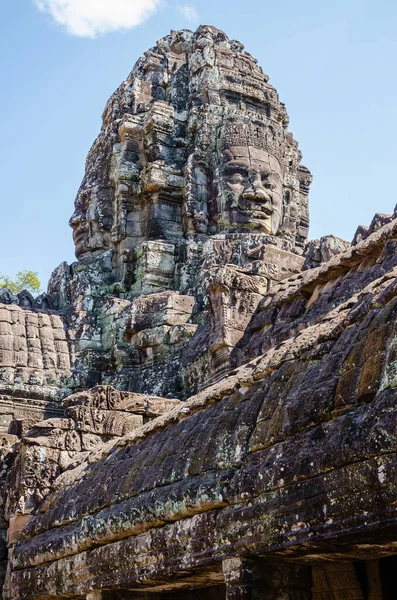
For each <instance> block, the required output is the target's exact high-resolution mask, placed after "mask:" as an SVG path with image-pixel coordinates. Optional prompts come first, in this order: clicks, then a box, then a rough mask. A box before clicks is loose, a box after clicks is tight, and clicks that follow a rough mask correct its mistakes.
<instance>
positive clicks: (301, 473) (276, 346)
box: [9, 221, 397, 599]
mask: <svg viewBox="0 0 397 600" xmlns="http://www.w3.org/2000/svg"><path fill="white" fill-rule="evenodd" d="M396 244H397V221H393V222H392V223H391V224H390V225H387V226H386V227H384V228H383V229H380V230H379V231H378V232H376V233H374V234H373V235H372V236H371V237H370V238H368V239H367V240H366V241H364V242H362V243H360V244H358V245H357V246H355V247H353V248H351V249H349V250H348V251H347V252H345V253H344V254H342V255H340V256H339V257H337V258H335V259H333V260H332V261H331V262H330V263H328V264H327V265H325V266H324V267H320V268H319V269H318V270H312V271H307V272H305V273H304V274H302V275H300V276H295V277H293V278H291V279H289V280H288V281H286V282H285V283H284V284H280V288H279V289H278V290H273V291H272V292H271V295H270V297H272V298H273V296H274V297H276V296H277V294H279V296H278V298H279V304H280V303H281V299H283V300H284V303H283V306H285V307H288V306H290V307H291V306H292V305H293V304H294V303H295V302H296V300H297V299H298V300H299V302H300V303H302V302H304V303H305V307H304V309H302V308H301V309H300V312H299V314H298V315H296V316H295V318H294V319H295V320H294V323H295V324H296V328H295V329H294V328H292V329H291V331H290V334H289V335H286V334H285V331H286V330H287V327H286V325H285V323H284V318H285V313H284V314H282V313H281V311H280V313H279V316H278V319H276V320H275V325H274V327H276V326H277V323H279V325H280V329H279V330H278V331H277V333H278V334H279V337H276V335H275V331H276V330H274V331H273V332H271V333H269V332H267V333H266V331H267V326H266V325H265V326H264V327H263V329H262V336H263V340H264V342H266V341H267V340H273V343H272V344H270V343H269V342H268V344H269V345H268V346H266V349H264V351H263V354H260V355H259V356H258V357H257V358H254V359H251V361H250V362H248V363H247V364H245V365H243V366H241V367H239V368H238V369H236V371H235V372H234V373H231V374H230V375H229V376H228V377H226V378H224V379H223V380H222V381H221V382H219V383H218V384H216V385H215V386H212V387H210V388H208V389H207V390H206V391H204V392H201V393H200V394H198V395H197V396H196V397H194V398H192V399H191V400H189V401H188V402H186V403H185V404H184V405H183V407H182V408H177V409H176V410H174V411H171V412H170V413H168V414H166V415H164V416H163V417H160V418H158V419H156V420H155V421H153V422H152V423H149V424H147V425H145V426H144V427H143V428H140V429H138V430H136V431H135V432H132V434H129V435H127V436H125V437H124V438H122V439H121V440H120V441H118V442H116V443H115V444H114V443H111V444H110V445H109V446H107V447H106V448H105V447H104V448H103V450H102V451H101V452H99V453H96V454H95V455H93V456H91V457H90V458H89V459H86V461H85V462H84V463H83V464H82V465H80V466H79V467H78V468H77V469H75V470H71V471H66V472H65V473H64V474H63V475H62V476H61V477H59V478H58V480H57V483H56V488H57V489H56V491H55V492H54V493H53V494H52V495H50V496H49V497H48V498H47V499H46V501H45V506H43V507H42V509H41V510H42V514H38V515H37V516H34V517H32V518H31V520H30V521H29V523H28V524H27V526H26V527H25V529H24V531H23V534H22V537H21V539H20V540H19V541H18V542H17V544H16V546H15V549H14V552H13V555H12V560H11V564H12V574H11V576H10V580H9V585H11V588H12V590H13V593H14V595H15V594H16V595H17V597H19V598H21V599H22V598H32V597H33V598H44V597H46V596H57V595H60V594H61V593H63V594H66V595H73V594H76V595H79V594H84V593H87V592H88V590H90V589H97V590H100V589H102V588H103V589H109V587H111V588H113V589H117V588H118V589H128V588H131V587H133V586H134V585H138V584H139V585H143V584H145V585H147V586H152V588H153V589H155V587H156V584H157V585H158V586H160V587H161V585H164V582H166V581H167V579H168V578H170V580H174V581H175V577H178V578H181V579H183V574H184V572H185V574H186V576H187V574H188V573H189V572H192V571H193V572H194V570H195V569H198V568H199V567H204V566H208V565H209V564H213V565H214V571H215V572H216V564H218V565H219V561H220V560H221V559H226V558H228V557H232V556H234V555H236V554H237V555H262V556H267V557H273V558H275V557H276V556H280V557H284V558H288V559H291V558H294V559H295V560H304V561H306V562H307V561H308V562H310V561H313V562H315V561H316V560H318V559H319V558H321V559H322V560H324V559H325V558H332V557H335V556H336V557H338V559H339V560H341V559H342V558H343V557H344V558H345V560H351V559H352V558H356V559H361V558H373V557H376V556H379V553H381V552H384V553H388V552H389V553H390V552H393V551H394V544H395V542H394V531H395V524H396V521H395V519H396V517H395V510H394V508H393V506H394V503H395V502H396V501H397V488H396V486H395V469H396V451H397V439H396V436H395V418H396V415H395V400H396V394H395V385H396V381H395V374H394V362H395V361H394V352H395V347H394V346H395V321H396V319H395V312H396V306H395V305H396V302H395V300H396V290H397V288H396V283H395V282H396V268H397V267H396V260H397V259H396V253H395V246H396ZM283 288H284V289H283ZM319 288H320V292H321V291H322V292H323V293H317V292H318V291H319ZM316 290H317V292H316V293H315V291H316ZM324 290H325V291H324ZM263 304H264V305H266V297H265V299H264V300H263ZM285 310H287V309H285ZM261 312H263V311H259V312H258V315H260V314H261ZM258 331H261V329H260V328H258ZM283 331H284V333H283ZM264 342H262V343H264ZM255 347H256V344H254V348H255ZM251 352H252V351H251ZM254 353H255V352H254ZM49 549H50V550H49Z"/></svg>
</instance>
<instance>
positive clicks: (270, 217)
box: [222, 146, 283, 235]
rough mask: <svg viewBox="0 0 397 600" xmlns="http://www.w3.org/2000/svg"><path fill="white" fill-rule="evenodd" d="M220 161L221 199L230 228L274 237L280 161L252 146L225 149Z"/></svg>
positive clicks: (277, 223) (279, 204)
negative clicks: (243, 229) (238, 228)
mask: <svg viewBox="0 0 397 600" xmlns="http://www.w3.org/2000/svg"><path fill="white" fill-rule="evenodd" d="M224 159H225V162H224V164H223V168H222V197H223V198H222V200H223V203H224V207H223V209H224V210H225V211H226V212H227V213H228V215H229V223H230V226H232V227H242V228H247V229H250V230H251V231H258V232H263V233H267V234H273V235H275V234H276V233H277V231H278V228H279V226H280V221H281V210H282V189H283V186H282V167H281V164H280V162H279V161H278V160H277V159H276V158H275V157H274V156H271V155H270V154H269V153H268V152H266V151H265V150H262V149H260V148H254V147H253V146H232V147H229V148H227V149H226V150H225V151H224Z"/></svg>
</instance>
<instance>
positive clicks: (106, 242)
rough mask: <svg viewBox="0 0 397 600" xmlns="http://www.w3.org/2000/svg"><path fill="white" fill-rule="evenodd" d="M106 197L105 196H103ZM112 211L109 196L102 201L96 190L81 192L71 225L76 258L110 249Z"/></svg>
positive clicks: (76, 202)
mask: <svg viewBox="0 0 397 600" xmlns="http://www.w3.org/2000/svg"><path fill="white" fill-rule="evenodd" d="M102 196H104V194H102ZM112 222H113V217H112V211H111V206H110V205H109V201H108V198H107V196H106V195H105V196H104V197H103V198H102V199H101V194H99V197H97V196H96V194H95V191H94V189H92V190H90V191H89V192H86V191H84V190H81V191H80V192H79V194H78V196H77V198H76V201H75V210H74V213H73V215H72V216H71V218H70V221H69V224H70V226H71V228H72V229H73V241H74V244H75V253H76V258H78V259H81V258H83V257H84V255H90V254H92V253H97V252H98V251H101V250H104V249H107V248H109V246H110V232H111V228H112Z"/></svg>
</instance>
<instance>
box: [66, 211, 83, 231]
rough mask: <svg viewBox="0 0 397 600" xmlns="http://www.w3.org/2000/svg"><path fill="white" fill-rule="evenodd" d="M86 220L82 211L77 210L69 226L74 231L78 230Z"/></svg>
mask: <svg viewBox="0 0 397 600" xmlns="http://www.w3.org/2000/svg"><path fill="white" fill-rule="evenodd" d="M83 220H84V216H83V214H82V213H81V211H78V210H75V211H74V213H73V214H72V216H71V217H70V219H69V225H70V227H71V228H72V229H77V228H78V227H79V226H80V225H81V223H82V222H83Z"/></svg>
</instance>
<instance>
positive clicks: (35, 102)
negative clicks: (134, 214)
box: [0, 0, 397, 287]
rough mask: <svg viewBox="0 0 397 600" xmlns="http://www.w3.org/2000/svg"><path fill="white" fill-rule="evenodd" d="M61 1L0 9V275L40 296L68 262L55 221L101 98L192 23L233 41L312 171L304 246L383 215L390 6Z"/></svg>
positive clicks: (70, 193) (63, 215)
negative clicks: (35, 284) (36, 283)
mask: <svg viewBox="0 0 397 600" xmlns="http://www.w3.org/2000/svg"><path fill="white" fill-rule="evenodd" d="M39 5H41V6H39ZM60 5H62V2H60V0H1V2H0V30H1V31H0V77H1V87H0V121H1V134H2V135H1V144H0V181H1V188H0V190H1V191H0V198H1V222H2V228H1V233H2V236H1V245H2V253H1V260H0V272H2V273H6V274H8V275H9V276H11V277H12V276H14V275H15V273H16V272H17V271H18V270H20V269H25V268H26V269H33V270H37V271H39V274H40V277H41V280H42V283H43V287H45V286H46V282H47V280H48V277H49V275H50V273H51V271H52V270H53V269H54V268H55V267H56V266H57V265H58V264H59V263H60V262H61V261H63V260H67V261H68V262H72V261H73V260H74V254H73V244H72V236H71V230H70V229H69V227H68V219H69V216H70V215H71V213H72V212H73V201H74V197H75V194H76V192H77V189H78V186H79V183H80V181H81V179H82V176H83V171H84V162H85V156H86V154H87V152H88V149H89V147H90V145H91V144H92V142H93V141H94V138H95V137H96V135H97V133H98V131H99V128H100V124H101V122H100V118H101V114H102V110H103V108H104V105H105V103H106V100H107V99H108V97H109V96H110V95H111V93H112V92H113V91H114V90H115V88H116V87H117V86H118V85H119V83H121V81H122V80H123V79H124V78H125V77H126V76H127V74H128V73H129V71H130V70H131V68H132V66H133V65H134V63H135V61H136V60H137V58H138V57H139V56H140V55H141V54H142V53H143V52H144V51H145V50H146V49H147V48H149V47H151V46H153V44H154V43H155V41H156V40H157V39H159V38H160V37H162V36H163V35H166V34H167V33H168V32H169V31H170V29H180V28H190V29H195V28H196V27H197V26H198V25H199V24H201V23H205V24H212V25H215V26H216V27H218V28H220V29H223V30H224V31H225V32H226V33H227V35H228V36H229V37H230V38H236V39H238V40H240V41H242V42H243V43H244V44H245V47H246V49H247V50H248V51H249V52H250V53H251V54H253V55H254V56H255V57H256V58H258V60H259V63H260V64H261V66H262V67H263V69H264V71H265V72H266V73H268V74H269V75H270V81H271V83H272V84H273V85H275V86H276V88H277V89H278V91H279V94H280V97H281V99H282V100H283V101H284V102H285V103H286V105H287V110H288V113H289V115H290V129H291V131H292V132H293V133H294V136H295V138H296V139H297V140H298V141H299V144H300V147H301V150H302V152H303V156H304V161H303V162H304V164H306V165H307V166H308V167H309V168H310V169H311V171H312V173H313V175H314V181H313V185H312V190H311V195H310V208H311V228H310V237H311V238H314V237H320V236H321V235H325V234H328V233H334V234H335V235H338V236H340V237H343V238H345V239H348V240H350V239H351V238H352V236H353V234H354V231H355V229H356V227H357V225H358V224H360V223H363V224H368V223H369V222H370V221H371V219H372V216H373V215H374V213H375V212H389V213H390V212H392V211H393V209H394V206H395V204H396V202H397V194H396V193H395V180H396V165H397V149H396V140H397V111H396V98H397V77H396V54H397V37H396V30H397V3H396V2H395V0H377V2H375V1H374V0H344V1H342V0H333V1H332V2H327V1H324V0H323V1H320V0H300V2H297V1H296V0H279V1H278V2H275V1H274V0H273V2H270V1H268V0H211V1H210V0H200V2H198V1H197V2H190V1H189V0H181V2H178V1H174V0H167V1H165V0H164V1H162V0H67V1H66V6H69V8H68V9H67V11H66V12H65V11H64V12H63V13H62V12H60V8H59V6H60ZM64 6H65V2H64ZM40 7H41V10H40ZM148 9H151V14H145V11H146V13H147V11H148ZM149 12H150V10H149ZM56 19H58V22H57V20H56ZM140 21H142V22H140ZM136 23H139V24H138V25H135V24H136ZM121 26H122V27H123V29H120V27H121Z"/></svg>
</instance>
